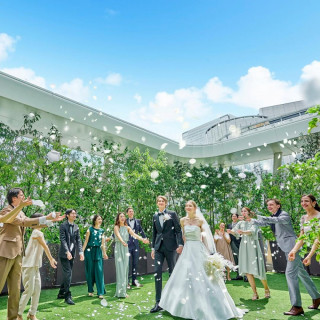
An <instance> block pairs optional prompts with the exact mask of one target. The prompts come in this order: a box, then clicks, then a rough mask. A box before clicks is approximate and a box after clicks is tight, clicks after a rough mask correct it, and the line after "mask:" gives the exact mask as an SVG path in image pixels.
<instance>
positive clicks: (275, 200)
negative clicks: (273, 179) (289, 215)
mask: <svg viewBox="0 0 320 320" xmlns="http://www.w3.org/2000/svg"><path fill="white" fill-rule="evenodd" d="M269 201H273V202H274V203H275V204H276V205H278V206H280V208H281V201H280V200H279V199H277V198H269V199H267V201H266V204H268V202H269Z"/></svg>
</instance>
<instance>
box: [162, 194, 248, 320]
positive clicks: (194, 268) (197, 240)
mask: <svg viewBox="0 0 320 320" xmlns="http://www.w3.org/2000/svg"><path fill="white" fill-rule="evenodd" d="M185 210H186V212H187V216H186V217H184V218H182V219H181V220H180V223H181V227H182V230H183V235H184V240H185V244H184V248H183V251H182V254H181V256H180V257H179V259H178V262H177V263H176V266H175V268H174V270H173V272H172V274H171V276H170V278H169V280H168V282H167V284H166V286H165V288H164V289H163V292H162V298H161V300H160V303H159V305H160V306H161V307H162V308H163V309H164V310H166V311H168V312H170V313H171V314H172V315H174V316H177V317H181V318H185V319H194V320H202V319H206V320H227V319H232V318H242V316H243V315H244V313H245V311H244V310H240V309H238V308H237V307H236V306H235V304H234V302H233V300H232V298H231V296H230V295H229V293H228V291H227V288H226V286H225V284H224V281H223V279H222V278H220V277H218V278H216V277H215V279H210V278H209V277H208V276H207V274H206V271H205V267H204V264H205V261H206V259H207V257H208V255H209V254H210V253H214V252H215V247H214V241H213V237H212V233H211V231H210V228H209V225H208V224H207V222H206V220H205V219H204V217H203V215H202V213H201V212H200V211H199V212H197V213H196V210H197V205H196V203H195V202H194V201H193V200H189V201H188V202H187V203H186V205H185ZM201 232H203V234H204V235H205V236H204V237H203V239H201ZM201 240H202V241H203V242H204V243H205V245H206V246H204V244H203V243H202V241H201Z"/></svg>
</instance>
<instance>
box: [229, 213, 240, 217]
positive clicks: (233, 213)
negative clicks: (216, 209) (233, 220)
mask: <svg viewBox="0 0 320 320" xmlns="http://www.w3.org/2000/svg"><path fill="white" fill-rule="evenodd" d="M233 215H236V216H237V218H239V215H238V213H236V212H235V213H231V217H232V216H233Z"/></svg>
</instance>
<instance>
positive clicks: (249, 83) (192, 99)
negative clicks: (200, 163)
mask: <svg viewBox="0 0 320 320" xmlns="http://www.w3.org/2000/svg"><path fill="white" fill-rule="evenodd" d="M304 98H308V101H311V100H312V101H318V103H319V102H320V62H319V61H313V62H312V63H310V64H309V65H306V66H305V67H304V68H303V69H302V73H301V81H299V82H297V83H295V84H293V83H291V82H289V81H284V80H280V79H277V78H276V76H275V74H274V73H272V72H271V71H270V70H269V69H267V68H265V67H262V66H256V67H252V68H250V69H249V70H248V72H247V73H246V74H245V75H243V76H242V77H240V78H239V80H238V81H237V83H236V86H235V88H231V87H228V86H225V85H223V83H222V81H221V80H220V79H219V78H218V77H213V78H211V79H209V80H208V82H207V83H206V84H205V85H204V86H203V87H202V88H195V87H192V88H182V89H178V90H175V91H174V92H173V93H168V92H158V93H157V94H156V95H155V97H154V99H153V100H152V101H151V102H149V104H148V105H145V106H143V107H141V108H139V109H137V110H134V111H133V112H132V113H131V121H132V122H134V123H136V124H138V125H140V126H142V127H145V128H148V129H150V130H152V131H154V132H158V133H160V134H163V135H166V136H170V137H171V138H174V139H179V138H177V137H178V136H179V134H178V133H181V132H182V131H184V130H185V129H187V128H189V127H190V123H191V124H192V123H195V122H202V123H204V122H207V121H208V120H210V119H211V118H210V119H208V117H209V116H210V115H213V114H216V113H217V112H219V113H221V104H229V105H233V106H239V107H251V108H254V109H259V108H261V107H265V106H272V105H277V104H282V103H287V102H292V101H297V100H302V99H304ZM217 104H219V105H218V106H217ZM216 106H217V107H216ZM215 107H216V110H215ZM253 113H254V112H253ZM212 119H213V118H212ZM195 120H196V121H195ZM166 123H169V125H168V126H167V125H166ZM193 126H194V125H193ZM169 127H170V129H169ZM191 127H192V125H191Z"/></svg>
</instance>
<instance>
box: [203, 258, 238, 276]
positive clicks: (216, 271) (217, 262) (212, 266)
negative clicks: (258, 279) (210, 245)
mask: <svg viewBox="0 0 320 320" xmlns="http://www.w3.org/2000/svg"><path fill="white" fill-rule="evenodd" d="M227 267H228V268H230V269H231V270H236V269H237V267H236V266H234V265H233V264H232V262H231V261H229V260H226V259H225V258H224V257H223V256H222V255H221V254H220V253H214V254H213V255H208V258H207V259H206V261H205V263H204V269H205V271H206V273H207V275H208V276H209V278H210V279H216V280H217V279H219V278H222V279H224V278H225V270H226V268H227Z"/></svg>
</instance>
